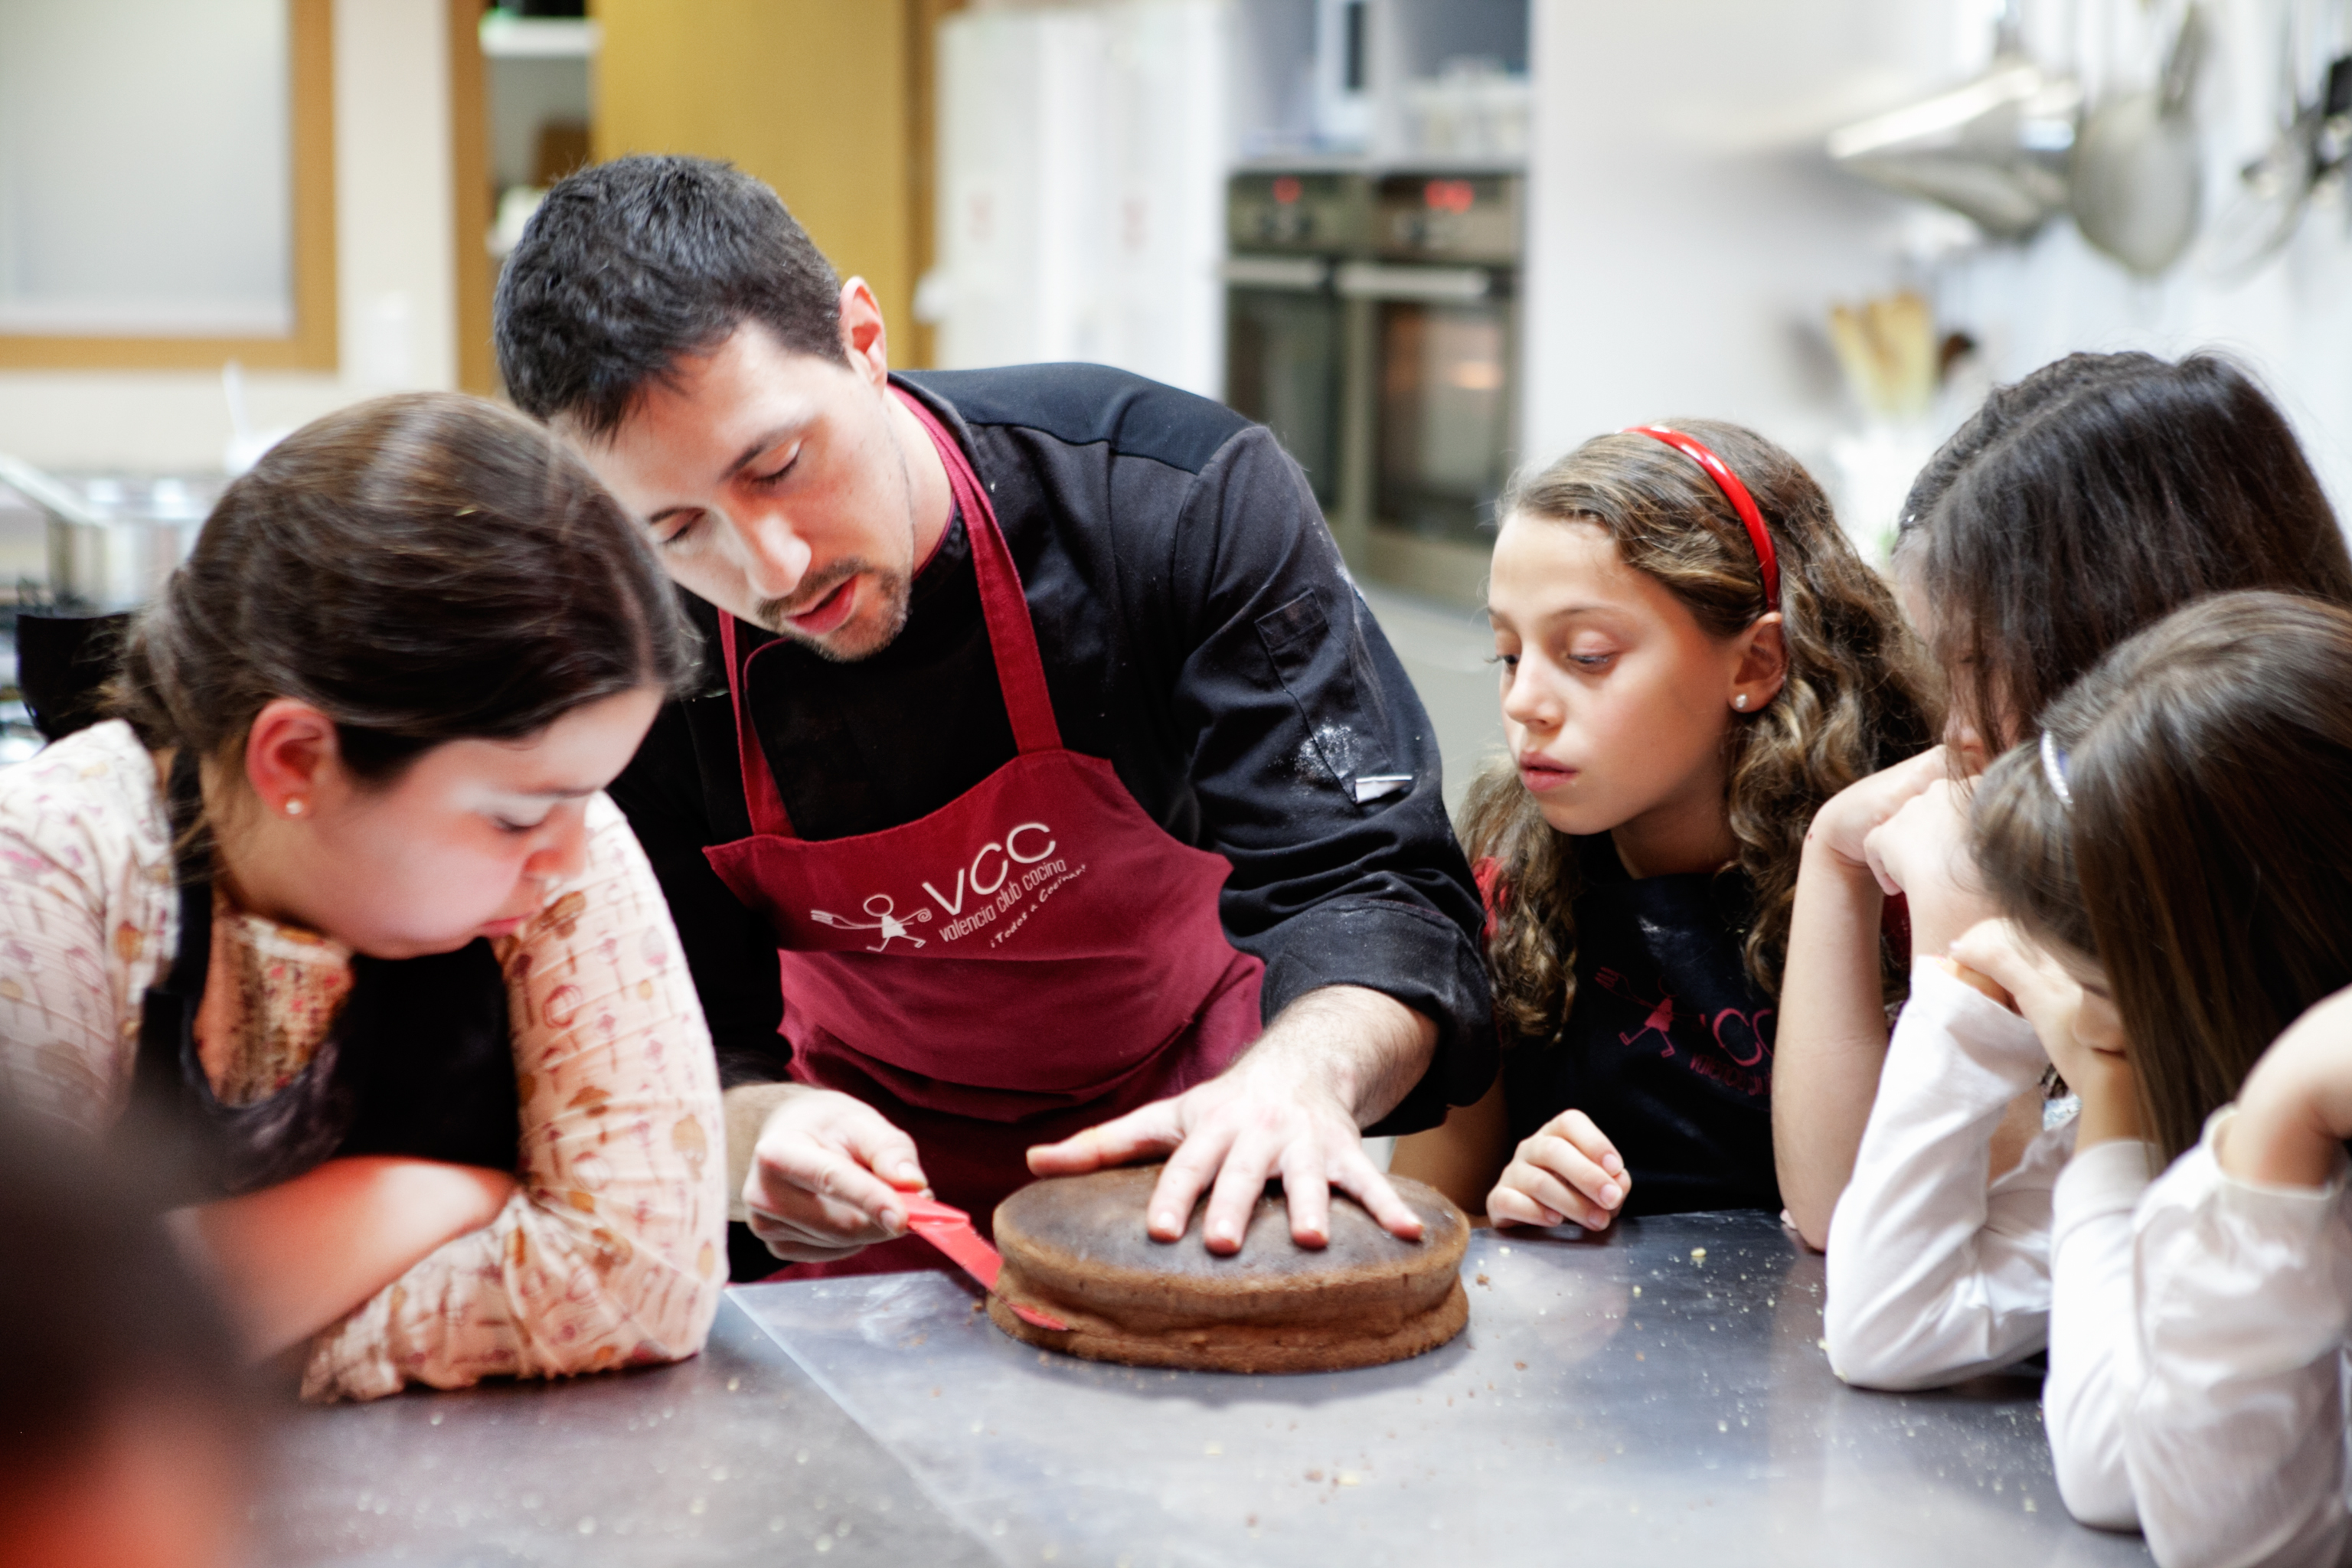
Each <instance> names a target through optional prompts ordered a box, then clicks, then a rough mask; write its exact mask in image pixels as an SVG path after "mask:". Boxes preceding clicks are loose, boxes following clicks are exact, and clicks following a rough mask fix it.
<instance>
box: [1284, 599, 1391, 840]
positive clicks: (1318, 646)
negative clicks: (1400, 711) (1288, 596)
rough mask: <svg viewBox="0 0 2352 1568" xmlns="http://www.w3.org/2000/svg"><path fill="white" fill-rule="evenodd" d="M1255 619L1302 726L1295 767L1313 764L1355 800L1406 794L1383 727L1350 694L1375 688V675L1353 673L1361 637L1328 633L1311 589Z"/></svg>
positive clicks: (1309, 769) (1308, 770)
mask: <svg viewBox="0 0 2352 1568" xmlns="http://www.w3.org/2000/svg"><path fill="white" fill-rule="evenodd" d="M1256 626H1257V637H1258V642H1259V644H1260V645H1261V646H1263V647H1265V656H1266V658H1267V659H1268V660H1269V661H1270V662H1271V663H1272V664H1273V665H1274V672H1275V675H1276V679H1279V680H1280V681H1281V682H1282V688H1283V690H1284V691H1286V692H1287V693H1288V694H1289V697H1290V700H1291V703H1292V705H1293V706H1294V707H1296V708H1297V710H1298V717H1299V721H1300V724H1301V726H1302V727H1303V729H1304V731H1305V734H1304V736H1303V738H1302V739H1301V741H1300V742H1299V743H1298V747H1297V751H1296V752H1294V753H1293V754H1294V757H1295V759H1296V762H1297V767H1298V770H1299V772H1300V773H1302V774H1308V775H1311V774H1313V773H1316V772H1317V771H1318V769H1319V771H1320V772H1321V773H1322V774H1323V775H1325V776H1327V777H1328V778H1329V780H1330V781H1331V782H1332V783H1333V784H1337V785H1339V790H1340V793H1342V794H1343V795H1347V796H1348V798H1349V800H1351V801H1354V802H1356V803H1357V804H1358V805H1365V804H1369V803H1370V802H1372V801H1376V800H1380V799H1383V798H1385V797H1387V796H1389V795H1402V794H1406V793H1409V792H1410V791H1411V789H1412V775H1411V774H1410V773H1405V774H1398V773H1391V771H1390V769H1389V766H1388V726H1387V725H1386V724H1385V723H1383V722H1381V721H1380V716H1379V715H1376V714H1369V713H1366V712H1365V711H1364V710H1363V709H1362V706H1361V704H1360V700H1359V698H1358V695H1357V694H1358V692H1359V691H1360V690H1367V689H1369V690H1371V691H1373V692H1378V690H1379V689H1380V688H1379V685H1378V683H1377V682H1375V681H1371V680H1370V679H1366V680H1363V681H1359V680H1358V679H1357V677H1356V663H1357V657H1358V654H1359V652H1360V639H1359V638H1357V637H1354V636H1353V635H1348V636H1335V635H1334V634H1333V632H1332V629H1331V624H1330V622H1329V620H1328V619H1327V618H1326V617H1325V616H1324V614H1323V606H1322V605H1321V604H1320V603H1319V602H1318V600H1317V598H1316V595H1315V593H1314V591H1313V590H1311V589H1310V590H1308V591H1307V593H1304V594H1301V595H1298V596H1297V598H1295V599H1292V600H1290V601H1289V602H1288V603H1287V604H1284V605H1279V606H1277V607H1276V608H1274V609H1271V610H1268V611H1267V612H1266V613H1265V614H1264V615H1262V616H1259V617H1258V618H1257V621H1256ZM1367 673H1368V676H1369V672H1367Z"/></svg>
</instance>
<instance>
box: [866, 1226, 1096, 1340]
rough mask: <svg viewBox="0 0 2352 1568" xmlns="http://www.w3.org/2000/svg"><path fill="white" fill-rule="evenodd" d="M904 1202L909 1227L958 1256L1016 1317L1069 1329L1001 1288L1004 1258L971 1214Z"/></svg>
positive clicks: (1034, 1325)
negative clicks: (999, 1280) (998, 1279)
mask: <svg viewBox="0 0 2352 1568" xmlns="http://www.w3.org/2000/svg"><path fill="white" fill-rule="evenodd" d="M900 1201H901V1202H902V1203H904V1204H905V1205H906V1206H907V1228H908V1230H911V1231H913V1232H914V1233H915V1234H916V1235H917V1236H919V1237H922V1238H923V1239H924V1240H925V1241H928V1242H929V1243H930V1244H931V1245H932V1246H933V1247H938V1248H939V1249H940V1251H941V1252H944V1253H946V1254H947V1255H948V1257H949V1258H952V1259H954V1261H955V1263H956V1266H957V1267H958V1268H961V1269H962V1270H963V1271H964V1272H965V1273H967V1274H969V1275H971V1277H972V1278H973V1279H977V1280H979V1281H980V1283H981V1286H982V1289H985V1290H987V1291H988V1293H989V1294H990V1295H992V1296H996V1297H998V1299H999V1300H1003V1302H1004V1304H1005V1305H1006V1306H1007V1307H1009V1308H1011V1309H1012V1310H1013V1316H1014V1317H1016V1318H1018V1319H1020V1320H1021V1321H1023V1322H1024V1323H1027V1324H1028V1325H1029V1326H1030V1327H1031V1328H1035V1329H1053V1330H1056V1331H1066V1330H1067V1329H1068V1328H1069V1326H1070V1325H1069V1324H1067V1323H1066V1322H1064V1321H1062V1320H1061V1319H1059V1318H1054V1317H1048V1316H1046V1315H1045V1313H1043V1312H1041V1311H1039V1310H1037V1309H1036V1308H1034V1307H1024V1306H1023V1305H1022V1304H1021V1303H1020V1302H1018V1301H1015V1300H1012V1299H1011V1298H1010V1297H1006V1296H1003V1295H1002V1293H1001V1292H999V1291H998V1290H997V1289H996V1277H997V1275H998V1274H999V1273H1000V1272H1002V1271H1003V1268H1004V1259H1003V1258H999V1257H998V1256H997V1255H996V1248H994V1247H991V1246H989V1245H988V1243H986V1242H985V1241H982V1239H981V1238H980V1232H978V1231H976V1230H974V1229H972V1228H971V1215H968V1214H966V1213H964V1212H963V1210H961V1209H960V1208H954V1207H950V1205H946V1204H943V1203H940V1202H939V1201H937V1200H936V1199H932V1198H903V1199H901V1200H900Z"/></svg>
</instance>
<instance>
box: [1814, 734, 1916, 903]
mask: <svg viewBox="0 0 2352 1568" xmlns="http://www.w3.org/2000/svg"><path fill="white" fill-rule="evenodd" d="M1950 776H1951V761H1950V757H1949V755H1948V753H1947V752H1945V750H1944V748H1943V747H1941V746H1930V747H1929V748H1927V750H1926V751H1924V752H1920V753H1919V754H1918V755H1917V756H1916V757H1912V758H1910V759H1908V760H1907V761H1905V762H1900V763H1895V765H1894V766H1893V767H1891V768H1883V769H1881V770H1880V771H1879V772H1877V773H1873V774H1871V775H1870V776H1869V777H1868V778H1866V779H1861V780H1858V781H1857V782H1855V783H1853V784H1848V785H1846V787H1845V788H1843V789H1842V790H1840V791H1839V792H1838V793H1837V794H1835V795H1832V796H1830V798H1829V799H1828V800H1827V801H1825V802H1823V803H1822V808H1821V809H1820V810H1819V811H1817V812H1815V813H1813V825H1812V826H1811V828H1810V829H1808V830H1807V832H1806V834H1805V839H1806V842H1807V843H1808V844H1809V845H1811V846H1813V847H1817V848H1820V849H1822V850H1824V851H1826V852H1827V853H1829V854H1831V855H1832V856H1835V857H1836V858H1838V859H1839V860H1840V861H1842V862H1843V863H1844V864H1845V865H1846V866H1847V867H1848V868H1852V869H1853V870H1856V871H1861V870H1870V869H1874V868H1873V867H1872V866H1871V863H1870V859H1869V856H1868V854H1867V852H1866V851H1865V849H1864V841H1865V840H1867V839H1868V838H1869V837H1870V836H1871V834H1872V833H1873V832H1874V831H1875V830H1876V829H1877V827H1878V826H1879V825H1880V824H1882V823H1884V822H1885V820H1886V819H1887V818H1888V817H1891V816H1894V815H1895V813H1896V812H1898V811H1900V810H1902V809H1903V807H1904V805H1905V804H1906V802H1908V801H1910V800H1911V799H1912V797H1914V796H1915V795H1918V794H1919V792H1920V791H1922V790H1924V789H1926V788H1927V786H1928V785H1930V784H1935V783H1936V782H1937V781H1938V780H1940V779H1946V778H1949V777H1950ZM1882 885H1884V883H1883V880H1882Z"/></svg>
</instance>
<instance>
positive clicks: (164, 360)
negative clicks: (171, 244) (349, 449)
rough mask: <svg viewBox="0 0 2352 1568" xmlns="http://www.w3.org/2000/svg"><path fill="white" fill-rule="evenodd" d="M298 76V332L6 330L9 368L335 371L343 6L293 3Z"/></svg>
mask: <svg viewBox="0 0 2352 1568" xmlns="http://www.w3.org/2000/svg"><path fill="white" fill-rule="evenodd" d="M286 5H287V22H288V27H287V45H288V47H287V57H288V60H289V66H290V68H291V72H292V76H293V82H292V89H293V90H292V95H291V110H292V114H291V119H292V122H293V123H292V132H293V135H292V137H291V140H290V145H291V150H292V153H293V157H292V160H291V162H292V163H293V168H292V171H291V173H292V175H293V183H294V192H293V195H294V209H293V239H294V268H293V284H294V330H293V331H291V332H289V333H287V334H285V335H283V336H277V337H180V336H176V335H175V336H170V337H158V336H134V335H130V334H124V335H121V336H116V335H113V334H106V335H87V334H71V335H67V334H49V333H31V332H26V333H15V332H0V370H212V369H215V368H217V367H218V366H219V365H220V364H221V363H223V362H225V361H227V360H236V362H238V363H240V364H243V365H244V366H245V367H246V368H247V369H249V370H310V371H332V370H333V369H335V368H336V353H337V337H336V309H335V103H334V69H335V62H334V0H286Z"/></svg>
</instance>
